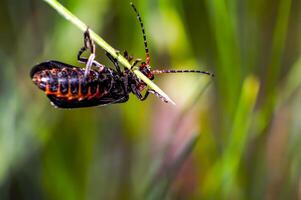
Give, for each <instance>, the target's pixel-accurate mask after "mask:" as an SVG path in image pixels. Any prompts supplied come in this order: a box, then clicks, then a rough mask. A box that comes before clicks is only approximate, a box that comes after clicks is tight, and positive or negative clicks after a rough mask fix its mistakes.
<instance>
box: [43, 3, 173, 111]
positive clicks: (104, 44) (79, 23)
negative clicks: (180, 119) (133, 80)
mask: <svg viewBox="0 0 301 200" xmlns="http://www.w3.org/2000/svg"><path fill="white" fill-rule="evenodd" d="M43 1H45V2H46V3H48V4H49V5H50V6H51V7H52V8H53V9H55V10H56V11H57V12H58V13H59V14H60V15H62V16H63V17H64V18H65V19H67V20H68V21H69V22H71V23H72V24H74V25H75V26H77V27H78V28H79V29H80V30H81V31H83V32H84V31H86V29H87V27H88V26H87V25H86V24H85V23H83V22H82V21H81V20H80V19H79V18H78V17H76V16H75V15H73V14H72V13H71V12H70V11H69V10H67V9H66V8H65V7H64V6H63V5H62V4H60V3H59V2H58V1H56V0H43ZM89 31H90V35H91V37H92V39H93V40H94V41H95V43H97V44H98V45H99V46H101V47H102V48H103V49H104V50H106V51H107V52H108V53H109V54H111V55H112V56H113V57H114V58H116V59H117V60H118V62H120V63H121V64H122V65H123V66H125V67H127V68H128V69H131V64H130V63H129V62H128V61H127V60H126V59H125V58H124V57H123V56H122V55H120V54H117V51H116V50H115V49H114V48H113V47H111V46H110V45H109V44H108V43H107V42H106V41H104V40H103V39H102V38H101V37H100V36H98V35H97V34H96V33H95V32H94V31H93V30H91V29H89ZM134 73H135V74H136V75H137V76H138V77H139V78H140V79H141V80H142V81H144V82H145V83H146V84H147V85H148V86H149V87H150V88H152V89H153V90H155V91H156V92H158V93H159V94H160V95H162V96H163V97H165V98H166V99H167V100H168V101H169V102H171V103H172V104H174V105H175V102H174V101H173V100H171V99H170V98H169V97H168V96H167V94H165V92H163V91H162V90H161V89H160V88H159V87H158V86H157V85H156V84H155V83H153V82H152V81H151V80H149V79H148V78H147V77H146V76H144V74H142V73H141V72H140V71H139V70H134Z"/></svg>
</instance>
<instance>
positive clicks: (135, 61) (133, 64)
mask: <svg viewBox="0 0 301 200" xmlns="http://www.w3.org/2000/svg"><path fill="white" fill-rule="evenodd" d="M139 62H141V59H140V58H137V59H135V60H134V62H132V65H131V69H133V68H134V67H135V66H136V65H137V64H138V63H139Z"/></svg>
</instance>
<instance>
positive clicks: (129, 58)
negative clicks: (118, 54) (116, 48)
mask: <svg viewBox="0 0 301 200" xmlns="http://www.w3.org/2000/svg"><path fill="white" fill-rule="evenodd" d="M123 56H124V57H125V58H126V59H127V61H129V62H131V61H132V60H133V58H134V57H133V56H129V54H128V52H127V51H126V50H125V51H124V52H123Z"/></svg>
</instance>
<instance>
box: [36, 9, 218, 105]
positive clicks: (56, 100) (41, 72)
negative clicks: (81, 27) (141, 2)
mask: <svg viewBox="0 0 301 200" xmlns="http://www.w3.org/2000/svg"><path fill="white" fill-rule="evenodd" d="M131 6H132V8H133V10H134V11H135V13H136V15H137V18H138V20H139V23H140V27H141V30H142V34H143V41H144V49H145V54H146V60H145V62H142V61H141V59H135V60H134V61H133V62H132V64H131V69H127V68H126V69H124V70H123V71H121V70H120V67H119V63H118V61H117V59H116V58H114V57H113V56H112V55H111V54H109V53H108V52H106V55H107V57H108V58H109V59H110V60H111V61H112V62H113V64H114V66H115V69H111V68H108V67H106V66H104V65H102V64H100V63H99V62H97V61H96V60H95V44H94V41H93V40H92V39H91V37H90V34H89V29H87V30H86V31H85V33H84V46H83V47H82V48H81V49H80V51H79V52H78V55H77V59H78V61H79V62H81V63H85V64H86V67H85V68H81V67H76V66H72V65H69V64H66V63H62V62H60V61H54V60H51V61H46V62H42V63H40V64H38V65H35V66H34V67H33V68H32V70H31V72H30V77H31V79H32V81H33V82H34V83H35V84H36V85H37V86H38V88H40V89H41V90H43V91H44V92H45V94H46V95H47V97H48V98H49V99H50V101H51V103H52V104H53V105H54V106H55V107H58V108H82V107H91V106H105V105H109V104H115V103H123V102H126V101H127V100H128V99H129V94H130V93H133V94H134V95H136V96H137V98H138V99H139V100H141V101H143V100H145V99H146V98H147V97H148V95H149V94H150V93H152V94H154V95H156V96H157V97H159V98H160V99H161V100H162V101H164V102H166V103H167V102H168V100H167V99H166V98H165V97H163V96H162V95H160V94H159V93H157V92H156V91H155V90H152V89H147V90H146V92H145V94H144V95H142V93H141V92H142V91H143V90H144V89H145V88H146V87H147V85H146V83H145V82H143V81H142V80H141V79H139V78H138V77H137V76H136V75H135V74H134V73H133V71H132V69H133V68H137V69H138V70H139V71H140V72H142V73H143V74H144V75H145V76H146V77H148V78H149V79H150V80H153V79H154V75H156V74H163V73H186V72H192V73H201V74H207V75H212V76H213V74H211V73H209V72H206V71H200V70H151V67H150V54H149V51H148V46H147V39H146V34H145V29H144V26H143V22H142V20H141V17H140V14H139V12H138V11H137V9H136V7H135V6H134V5H133V4H132V3H131ZM88 50H89V51H90V55H89V58H85V57H82V54H83V53H84V52H85V51H88ZM124 57H125V58H126V59H127V60H128V61H129V62H131V61H132V60H133V57H132V56H129V55H128V53H127V52H126V51H125V52H124ZM138 63H140V64H139V66H138V67H136V66H137V65H138ZM93 66H94V67H93ZM92 67H93V68H92Z"/></svg>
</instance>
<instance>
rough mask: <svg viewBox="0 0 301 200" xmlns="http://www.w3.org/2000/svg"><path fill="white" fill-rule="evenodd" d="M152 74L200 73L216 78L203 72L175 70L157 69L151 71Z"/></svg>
mask: <svg viewBox="0 0 301 200" xmlns="http://www.w3.org/2000/svg"><path fill="white" fill-rule="evenodd" d="M151 72H152V74H168V73H198V74H206V75H209V76H212V77H213V76H214V74H212V73H210V72H206V71H201V70H174V69H155V70H152V71H151Z"/></svg>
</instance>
